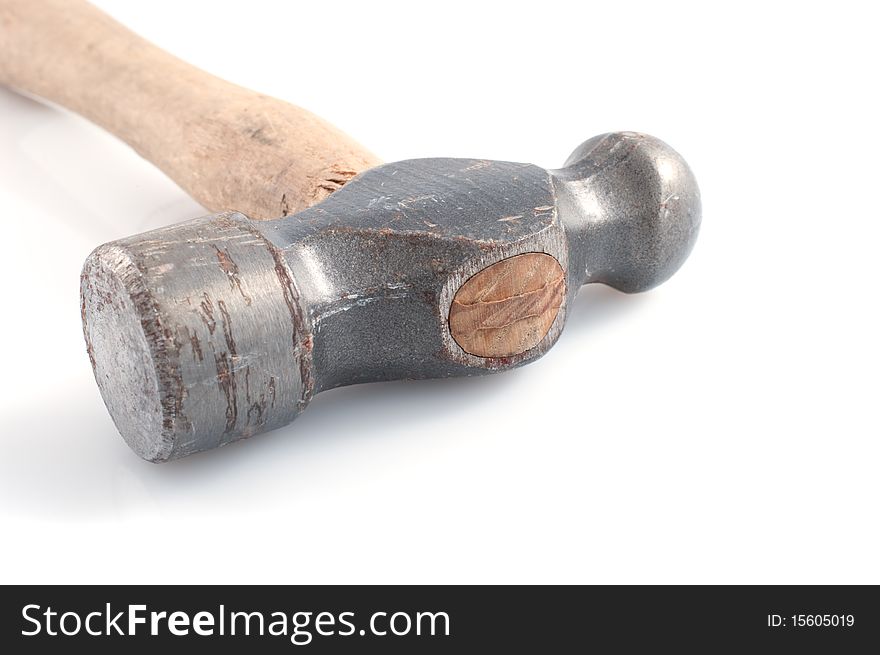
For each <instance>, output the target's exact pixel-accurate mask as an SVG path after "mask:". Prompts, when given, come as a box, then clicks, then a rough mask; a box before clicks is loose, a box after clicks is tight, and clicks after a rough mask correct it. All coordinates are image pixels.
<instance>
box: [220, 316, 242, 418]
mask: <svg viewBox="0 0 880 655" xmlns="http://www.w3.org/2000/svg"><path fill="white" fill-rule="evenodd" d="M217 307H218V308H219V309H220V314H221V315H222V320H221V325H222V327H223V337H224V338H225V339H226V348H227V351H226V352H223V353H221V354H220V355H219V356H218V355H216V354H215V355H214V362H215V364H216V365H217V383H218V384H219V385H220V390H221V391H222V392H223V395H224V396H225V397H226V430H225V432H226V433H227V434H229V433H230V432H232V431H233V430H235V424H236V422H237V421H238V399H237V397H236V386H235V362H236V360H237V359H238V353H237V352H236V349H235V339H233V337H232V320H231V319H230V317H229V312H228V311H227V310H226V303H225V302H223V301H222V300H218V301H217Z"/></svg>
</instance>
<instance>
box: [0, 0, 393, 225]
mask: <svg viewBox="0 0 880 655" xmlns="http://www.w3.org/2000/svg"><path fill="white" fill-rule="evenodd" d="M202 36H204V35H202ZM209 38H211V37H210V36H209ZM229 46H230V47H231V48H235V47H236V45H235V41H234V39H230V44H229ZM254 64H255V65H259V62H254ZM0 84H5V85H8V86H12V87H15V88H17V89H19V90H23V91H26V92H28V93H32V94H36V95H38V96H42V97H43V98H45V99H47V100H50V101H52V102H55V103H58V104H60V105H63V106H65V107H67V108H69V109H72V110H73V111H75V112H77V113H79V114H82V115H83V116H85V117H86V118H88V119H89V120H91V121H93V122H94V123H97V124H98V125H100V126H102V127H104V128H105V129H107V130H108V131H110V132H112V133H113V134H115V135H116V136H118V137H119V138H120V139H122V140H123V141H125V142H127V143H128V144H129V145H131V146H132V147H133V148H134V149H135V150H136V151H137V152H138V153H140V154H141V155H142V156H143V157H145V158H146V159H148V160H150V161H151V162H153V163H154V164H155V165H156V166H158V167H159V168H160V169H162V171H164V172H165V173H166V174H167V175H168V176H169V177H171V179H173V180H174V181H175V182H177V184H179V185H180V186H181V187H182V188H183V189H184V190H185V191H187V192H188V193H189V194H190V195H191V196H192V197H193V198H195V199H196V200H198V201H199V202H200V203H201V204H203V205H204V206H205V207H207V208H208V209H211V210H213V211H222V210H227V209H234V210H238V211H241V212H243V213H245V214H247V215H248V216H249V217H251V218H258V219H270V218H278V217H280V216H283V215H286V214H291V213H295V212H297V211H300V210H301V209H305V208H306V207H309V206H311V205H313V204H315V203H316V202H319V201H321V200H323V199H324V198H326V197H327V196H328V195H329V194H330V193H332V192H333V191H334V190H335V189H338V188H339V187H341V186H342V185H343V184H345V183H346V182H347V181H348V180H349V179H351V178H352V177H354V176H355V175H356V174H357V173H359V172H361V171H363V170H366V169H367V168H371V167H372V166H375V165H376V164H378V163H379V160H378V159H377V158H376V157H375V155H373V154H371V153H370V152H368V151H367V150H365V149H364V148H363V147H362V146H360V145H359V144H357V143H356V142H355V141H353V140H352V139H351V138H349V137H348V136H346V135H345V134H343V133H342V132H340V131H339V130H337V129H336V128H335V127H333V126H332V125H330V124H328V123H327V122H325V121H323V120H321V119H320V118H318V117H317V116H315V115H314V114H312V113H310V112H308V111H306V110H304V109H301V108H300V107H296V106H294V105H291V104H288V103H286V102H283V101H281V100H277V99H275V98H270V97H267V96H264V95H260V94H259V93H256V92H254V91H250V90H248V89H244V88H242V87H239V86H236V85H234V84H231V83H229V82H226V81H224V80H221V79H219V78H217V77H214V76H213V75H209V74H208V73H205V72H204V71H202V70H199V69H197V68H195V67H194V66H191V65H189V64H187V63H185V62H183V61H181V60H179V59H177V58H176V57H173V56H172V55H170V54H168V53H167V52H164V51H163V50H161V49H159V48H157V47H156V46H154V45H152V44H151V43H149V42H147V41H146V40H144V39H142V38H141V37H139V36H137V35H136V34H134V33H132V32H131V31H129V30H128V29H126V28H125V27H123V26H122V25H120V24H119V23H117V22H116V21H114V20H113V19H112V18H110V17H109V16H107V15H106V14H104V13H102V12H101V11H99V10H98V9H96V8H95V7H93V6H92V5H90V4H88V3H87V2H84V1H83V0H0Z"/></svg>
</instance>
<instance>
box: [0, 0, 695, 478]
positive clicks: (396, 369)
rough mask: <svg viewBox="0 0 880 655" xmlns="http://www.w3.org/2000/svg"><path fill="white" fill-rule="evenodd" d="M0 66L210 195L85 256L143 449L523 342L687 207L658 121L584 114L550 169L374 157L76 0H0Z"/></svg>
mask: <svg viewBox="0 0 880 655" xmlns="http://www.w3.org/2000/svg"><path fill="white" fill-rule="evenodd" d="M0 82H2V83H4V84H8V85H10V86H13V87H16V88H19V89H22V90H25V91H28V92H30V93H33V94H36V95H39V96H42V97H44V98H47V99H49V100H51V101H53V102H56V103H59V104H62V105H65V106H67V107H69V108H71V109H73V110H74V111H77V112H78V113H80V114H82V115H83V116H85V117H87V118H89V119H90V120H92V121H94V122H96V123H97V124H99V125H101V126H103V127H105V128H106V129H108V130H109V131H111V132H113V133H114V134H116V135H117V136H119V137H120V138H122V139H123V140H125V141H126V142H127V143H129V144H130V145H131V146H133V147H134V148H135V150H137V152H139V153H140V154H141V155H143V156H144V157H146V158H147V159H149V160H150V161H152V162H153V163H155V164H156V165H157V166H158V167H159V168H160V169H162V170H163V171H164V172H165V173H167V174H168V175H169V176H170V177H171V178H172V179H174V180H175V181H176V182H177V183H178V184H179V185H180V186H181V187H182V188H183V189H185V190H186V191H187V192H188V193H190V194H191V195H192V196H193V197H194V198H195V199H196V200H198V201H199V202H200V203H201V204H203V205H204V206H206V207H208V208H209V209H211V210H212V211H217V212H219V213H216V214H214V215H211V216H206V217H203V218H199V219H196V220H192V221H187V222H184V223H179V224H177V225H172V226H170V227H166V228H161V229H158V230H153V231H151V232H146V233H144V234H140V235H137V236H133V237H129V238H126V239H120V240H118V241H113V242H111V243H107V244H104V245H102V246H99V247H98V248H97V249H95V250H94V251H93V252H92V253H91V254H90V255H89V257H88V258H87V260H86V262H85V264H84V266H83V271H82V276H81V308H82V320H83V333H84V335H85V341H86V349H87V352H88V355H89V359H90V360H91V364H92V368H93V370H94V373H95V379H96V380H97V383H98V387H99V388H100V390H101V394H102V396H103V399H104V402H105V404H106V405H107V408H108V410H109V412H110V415H111V416H112V418H113V421H114V423H115V424H116V427H117V428H118V430H119V432H120V433H121V434H122V436H123V438H124V439H125V441H126V442H127V443H128V444H129V446H131V448H132V449H133V450H134V451H135V452H136V453H137V454H138V455H140V456H141V457H143V458H144V459H147V460H149V461H153V462H162V461H167V460H170V459H174V458H178V457H183V456H185V455H189V454H192V453H195V452H199V451H202V450H207V449H210V448H215V447H218V446H223V445H226V444H228V443H231V442H233V441H235V440H238V439H241V438H244V437H249V436H251V435H254V434H257V433H259V432H263V431H266V430H272V429H275V428H278V427H281V426H283V425H286V424H287V423H289V422H290V421H292V420H293V419H294V418H295V417H296V416H297V415H298V414H299V413H300V412H301V411H302V410H303V409H305V407H306V406H307V405H308V403H309V401H310V399H311V398H312V397H313V396H314V394H316V393H318V392H320V391H323V390H326V389H332V388H335V387H339V386H342V385H348V384H356V383H361V382H372V381H379V380H394V379H418V378H437V377H450V376H460V375H475V374H482V373H488V372H494V371H503V370H507V369H510V368H513V367H516V366H520V365H522V364H526V363H528V362H531V361H533V360H535V359H537V358H539V357H540V356H542V355H543V354H544V353H545V352H547V350H548V349H549V348H550V347H551V346H552V345H553V344H554V343H555V342H556V340H557V338H558V337H559V335H560V333H561V331H562V328H563V326H564V325H565V320H566V317H567V309H568V307H569V306H570V305H571V302H572V300H573V299H574V297H575V295H576V294H577V292H578V289H579V288H580V287H581V286H582V285H584V284H589V283H593V282H601V283H604V284H608V285H611V286H613V287H614V288H616V289H619V290H621V291H624V292H627V293H633V292H639V291H644V290H647V289H650V288H652V287H654V286H656V285H657V284H660V283H661V282H663V281H665V280H666V279H668V278H669V277H670V276H671V275H672V274H673V273H674V272H675V271H676V270H677V269H678V268H679V267H680V266H681V264H682V263H683V262H684V260H685V259H686V258H687V256H688V254H689V252H690V250H691V248H692V247H693V244H694V241H695V239H696V237H697V233H698V230H699V224H700V216H701V209H700V195H699V190H698V188H697V184H696V181H695V179H694V176H693V174H692V172H691V170H690V169H689V168H688V166H687V164H686V163H685V161H684V160H683V159H682V158H681V156H679V155H678V154H677V153H676V152H675V151H674V150H673V149H672V148H670V147H669V146H668V145H666V144H665V143H663V142H662V141H660V140H658V139H655V138H653V137H650V136H647V135H644V134H638V133H632V132H616V133H610V134H603V135H600V136H597V137H594V138H592V139H590V140H588V141H586V142H585V143H583V144H581V145H580V146H578V147H577V148H576V149H575V150H574V152H573V153H572V154H571V156H569V158H568V159H567V160H566V161H565V163H564V165H563V167H562V168H560V169H556V170H547V169H544V168H540V167H538V166H535V165H532V164H524V163H515V162H505V161H491V160H486V159H449V158H430V159H415V160H408V161H401V162H396V163H391V164H384V165H379V162H378V160H377V159H376V157H375V156H374V155H372V154H371V153H369V152H368V151H366V150H365V149H364V148H363V147H361V146H360V145H358V144H357V143H355V142H354V141H353V140H351V139H350V138H349V137H347V136H345V135H344V134H342V133H341V132H339V131H338V130H337V129H335V128H334V127H332V126H330V125H328V124H327V123H326V122H324V121H322V120H321V119H319V118H318V117H316V116H314V115H312V114H310V113H308V112H307V111H305V110H303V109H301V108H298V107H294V106H292V105H290V104H287V103H285V102H282V101H280V100H276V99H273V98H268V97H266V96H263V95H260V94H258V93H255V92H253V91H249V90H246V89H243V88H240V87H238V86H235V85H232V84H230V83H228V82H225V81H223V80H220V79H218V78H216V77H213V76H211V75H208V74H207V73H204V72H203V71H200V70H198V69H196V68H194V67H192V66H190V65H188V64H185V63H184V62H182V61H180V60H178V59H176V58H174V57H172V56H171V55H169V54H167V53H165V52H163V51H161V50H160V49H158V48H156V47H155V46H153V45H151V44H149V43H148V42H146V41H144V40H143V39H141V38H140V37H138V36H136V35H135V34H133V33H131V32H130V31H128V30H127V29H125V28H124V27H122V26H121V25H119V24H118V23H116V22H115V21H113V20H112V19H111V18H109V17H108V16H106V15H104V14H103V13H101V12H100V11H98V10H97V9H95V8H93V7H92V6H90V5H88V4H86V3H85V2H81V1H80V0H66V1H65V0H0Z"/></svg>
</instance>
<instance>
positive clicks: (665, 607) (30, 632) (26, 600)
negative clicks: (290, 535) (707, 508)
mask: <svg viewBox="0 0 880 655" xmlns="http://www.w3.org/2000/svg"><path fill="white" fill-rule="evenodd" d="M0 612H2V618H0V622H2V635H0V647H2V649H3V652H7V653H19V652H38V653H41V652H47V653H51V652H59V653H60V652H67V651H69V650H71V649H85V652H89V653H118V652H122V651H124V649H125V648H127V647H128V646H142V645H143V646H147V647H150V646H152V647H157V648H161V649H162V650H161V652H163V653H175V652H181V653H182V652H187V653H192V652H193V648H211V647H216V646H217V645H221V644H219V643H218V642H220V641H229V642H230V645H231V646H233V647H238V648H241V649H243V652H249V653H251V652H259V653H263V652H266V653H296V652H306V653H347V652H351V653H363V652H381V653H452V652H474V649H478V648H479V649H491V652H506V651H507V652H509V651H514V652H552V653H561V652H576V651H581V650H588V649H591V648H593V647H597V646H601V647H602V648H603V649H605V650H606V651H607V649H609V648H610V649H612V650H613V651H615V652H633V651H634V650H636V648H638V649H644V647H645V646H648V647H651V646H653V647H655V648H657V649H661V648H662V650H663V651H664V652H665V651H667V650H669V652H701V653H704V652H715V651H717V650H718V649H720V648H723V649H724V650H728V649H731V648H743V649H745V648H748V649H749V652H763V651H764V650H765V649H766V650H768V651H770V650H772V651H775V652H791V651H792V650H794V649H797V650H798V652H836V653H848V652H856V651H859V652H863V650H862V649H864V648H866V647H871V648H876V647H877V645H878V643H880V640H878V638H880V630H878V617H880V597H878V594H877V589H876V587H815V586H810V587H806V586H804V587H746V586H738V587H717V586H714V587H709V586H705V587H683V586H677V587H656V586H654V587H546V586H506V587H459V586H443V587H420V586H408V587H390V586H388V587H347V586H346V587H293V586H273V587H256V586H243V587H230V586H216V587H213V586H207V587H164V586H153V587H121V586H114V587H97V586H95V587H54V586H46V587H42V586H34V587H4V588H3V599H2V606H0ZM872 644H873V646H871V645H872ZM10 648H11V649H10Z"/></svg>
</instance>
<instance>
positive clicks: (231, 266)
mask: <svg viewBox="0 0 880 655" xmlns="http://www.w3.org/2000/svg"><path fill="white" fill-rule="evenodd" d="M212 247H213V248H214V250H215V251H216V253H217V261H218V262H220V268H221V269H223V272H224V273H226V277H228V278H229V282H230V284H231V285H232V287H233V288H237V289H238V292H239V293H240V294H241V297H242V298H244V301H245V302H246V303H247V304H248V305H250V304H251V297H250V296H249V295H247V294H246V293H245V292H244V289H242V288H241V275H240V271H239V270H238V264H236V263H235V261H234V260H233V259H232V256H231V255H230V254H229V250H228V249H226V248H224V249H223V250H220V248H218V247H217V246H214V245H212Z"/></svg>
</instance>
